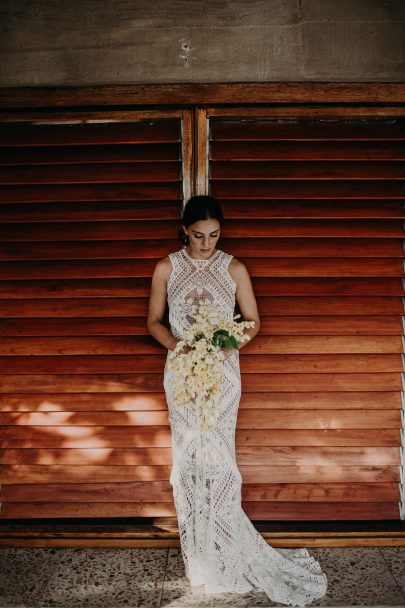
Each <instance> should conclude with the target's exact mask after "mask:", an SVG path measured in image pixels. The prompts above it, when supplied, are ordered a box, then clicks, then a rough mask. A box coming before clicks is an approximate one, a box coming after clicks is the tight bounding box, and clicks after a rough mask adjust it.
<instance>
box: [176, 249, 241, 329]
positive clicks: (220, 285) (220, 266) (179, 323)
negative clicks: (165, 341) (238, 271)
mask: <svg viewBox="0 0 405 608" xmlns="http://www.w3.org/2000/svg"><path fill="white" fill-rule="evenodd" d="M169 258H170V261H171V263H172V267H173V268H172V272H171V274H170V277H169V280H168V284H167V300H168V304H169V323H170V329H171V332H172V334H173V335H174V336H176V338H179V339H182V338H183V337H184V331H185V330H186V329H188V328H189V327H190V325H191V324H192V323H193V322H194V321H193V318H192V316H191V314H192V311H193V306H196V305H198V304H199V303H200V302H202V301H204V300H205V299H208V300H209V301H210V303H212V304H213V305H214V306H215V307H216V308H217V309H218V311H219V313H220V315H221V316H222V317H224V318H226V319H229V320H232V318H233V315H234V310H235V293H236V283H235V281H234V280H233V279H232V277H231V275H230V274H229V272H228V266H229V263H230V261H231V260H232V258H233V256H232V255H230V254H229V253H225V252H224V251H222V250H221V249H217V250H216V251H215V253H214V254H213V255H212V256H211V257H210V258H207V259H205V260H197V259H194V258H192V257H190V256H189V254H188V253H187V252H186V250H185V249H180V250H179V251H176V252H174V253H169Z"/></svg>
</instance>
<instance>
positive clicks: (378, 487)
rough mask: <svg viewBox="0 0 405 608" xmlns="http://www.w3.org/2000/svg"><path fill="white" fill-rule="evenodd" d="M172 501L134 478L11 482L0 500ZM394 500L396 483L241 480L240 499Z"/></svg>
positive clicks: (164, 487)
mask: <svg viewBox="0 0 405 608" xmlns="http://www.w3.org/2000/svg"><path fill="white" fill-rule="evenodd" d="M134 496H136V498H137V502H172V500H173V489H172V486H171V484H170V482H169V481H147V482H142V481H139V482H137V481H135V482H124V483H116V484H115V483H107V484H90V483H89V484H87V483H85V484H83V483H80V484H63V483H58V484H53V485H51V484H27V485H21V484H11V485H4V486H3V487H2V491H1V500H2V502H3V503H8V502H28V501H29V500H32V502H45V501H49V502H61V503H62V502H66V503H70V502H99V503H104V502H111V501H112V500H114V501H116V502H118V503H120V502H131V500H132V499H133V498H134ZM347 496H350V501H351V502H394V501H395V500H398V499H399V489H398V484H397V483H395V482H377V483H364V482H357V483H333V482H332V483H319V484H318V483H299V484H294V483H269V484H261V483H243V484H242V501H245V502H253V501H257V502H259V501H262V500H263V501H274V502H275V503H277V502H280V501H291V502H293V503H294V502H300V501H306V500H307V501H308V502H310V503H311V502H312V503H319V502H324V501H325V502H326V501H330V502H343V501H344V500H345V499H346V497H347Z"/></svg>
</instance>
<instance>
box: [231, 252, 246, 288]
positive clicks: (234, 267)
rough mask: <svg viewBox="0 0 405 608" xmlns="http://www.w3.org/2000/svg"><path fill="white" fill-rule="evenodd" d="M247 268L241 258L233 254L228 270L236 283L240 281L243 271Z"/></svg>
mask: <svg viewBox="0 0 405 608" xmlns="http://www.w3.org/2000/svg"><path fill="white" fill-rule="evenodd" d="M244 270H246V266H245V264H244V263H243V262H241V260H239V259H238V258H235V257H234V256H232V258H231V261H230V262H229V265H228V272H229V274H230V275H231V277H232V279H233V280H234V282H235V283H236V284H238V282H239V277H240V275H241V273H243V271H244Z"/></svg>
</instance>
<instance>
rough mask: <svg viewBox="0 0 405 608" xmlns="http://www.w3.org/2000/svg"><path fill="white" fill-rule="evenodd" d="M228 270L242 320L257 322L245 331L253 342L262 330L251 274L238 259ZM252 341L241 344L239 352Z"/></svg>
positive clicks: (232, 262) (234, 260)
mask: <svg viewBox="0 0 405 608" xmlns="http://www.w3.org/2000/svg"><path fill="white" fill-rule="evenodd" d="M228 270H229V274H230V275H231V277H232V278H233V280H234V281H235V283H236V286H237V287H236V294H235V299H236V301H237V303H238V306H239V309H240V312H241V314H242V320H245V321H255V325H254V327H247V328H246V329H245V330H244V333H246V334H248V335H249V336H250V340H252V338H254V336H255V335H256V334H257V333H258V331H259V329H260V318H259V311H258V309H257V302H256V298H255V294H254V292H253V287H252V282H251V280H250V276H249V272H248V270H247V268H246V266H245V264H243V263H242V262H241V261H240V260H237V259H236V258H234V259H233V260H232V261H231V263H230V265H229V268H228ZM237 321H241V319H237ZM250 340H246V341H245V342H241V343H240V344H239V350H240V349H241V348H243V347H244V346H246V344H249V342H250Z"/></svg>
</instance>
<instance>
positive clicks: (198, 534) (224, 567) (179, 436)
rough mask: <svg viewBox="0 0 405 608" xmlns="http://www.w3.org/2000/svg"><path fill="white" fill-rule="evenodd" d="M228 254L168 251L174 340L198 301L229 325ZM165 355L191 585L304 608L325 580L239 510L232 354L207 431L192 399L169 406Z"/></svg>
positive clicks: (303, 555) (176, 488) (304, 557)
mask: <svg viewBox="0 0 405 608" xmlns="http://www.w3.org/2000/svg"><path fill="white" fill-rule="evenodd" d="M232 257H233V256H232V255H230V254H227V253H225V252H224V251H222V250H220V249H217V250H216V251H215V252H214V254H213V255H211V257H210V258H207V259H201V260H200V259H194V258H192V257H191V256H189V255H188V253H187V252H186V251H185V249H180V250H179V251H176V252H174V253H170V254H169V258H170V261H171V264H172V272H171V274H170V277H169V280H168V285H167V297H168V306H169V323H170V328H171V332H172V333H173V335H174V336H176V337H177V338H178V339H182V338H183V337H184V332H185V330H186V329H187V328H189V327H190V325H191V324H192V323H193V322H194V320H193V318H192V317H191V316H190V314H189V313H190V312H191V311H192V308H191V307H192V305H193V304H194V305H195V304H197V305H198V303H199V302H200V301H201V300H205V299H207V298H208V299H209V301H210V302H211V303H212V304H213V305H214V306H216V307H217V309H218V310H219V313H220V315H221V316H223V317H225V318H228V319H229V320H232V318H233V316H234V314H235V313H234V310H235V293H236V284H235V282H234V281H233V279H232V277H231V275H230V274H229V272H228V266H229V263H230V261H231V259H232ZM172 356H173V351H170V350H169V351H168V353H167V359H166V364H165V369H164V390H165V394H166V400H167V404H168V410H169V422H170V426H171V431H172V458H173V466H172V471H171V475H170V484H171V485H172V488H173V500H174V503H175V508H176V514H177V520H178V527H179V534H180V544H181V552H182V556H183V561H184V565H185V572H186V576H187V578H188V579H189V582H190V585H191V586H193V587H194V586H197V585H204V591H205V593H206V594H213V593H225V592H232V593H246V592H249V591H252V590H253V591H264V592H265V593H266V595H267V596H268V597H269V598H270V599H271V600H273V601H276V602H280V603H282V604H286V605H290V606H306V605H307V604H309V603H310V602H312V600H314V599H318V598H321V597H322V596H323V595H324V594H325V592H326V589H327V578H326V575H325V574H324V573H323V572H322V570H321V566H320V564H319V562H318V561H316V560H315V558H314V557H312V556H311V555H310V554H309V552H308V551H307V549H304V548H303V549H277V548H274V547H271V546H270V545H269V544H268V543H267V542H266V541H265V540H264V538H263V537H262V536H261V535H260V534H259V532H258V531H257V530H256V528H255V527H254V526H253V524H252V523H251V521H250V520H249V518H248V517H247V515H246V513H245V512H244V511H243V509H242V507H241V486H242V477H241V474H240V472H239V469H238V467H237V464H236V456H235V428H236V419H237V414H238V407H239V401H240V397H241V376H240V369H239V352H238V351H234V353H233V354H232V355H231V356H230V357H228V358H227V359H225V360H224V361H223V363H222V365H223V366H224V380H223V385H222V390H221V413H220V417H219V420H218V424H217V427H216V428H215V429H205V430H202V429H200V427H199V423H198V417H197V415H196V411H195V408H194V407H193V402H191V403H190V404H189V406H188V407H187V408H186V407H183V406H178V405H174V403H173V399H172V395H171V389H170V371H169V369H168V365H167V363H168V360H169V358H170V357H172Z"/></svg>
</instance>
